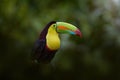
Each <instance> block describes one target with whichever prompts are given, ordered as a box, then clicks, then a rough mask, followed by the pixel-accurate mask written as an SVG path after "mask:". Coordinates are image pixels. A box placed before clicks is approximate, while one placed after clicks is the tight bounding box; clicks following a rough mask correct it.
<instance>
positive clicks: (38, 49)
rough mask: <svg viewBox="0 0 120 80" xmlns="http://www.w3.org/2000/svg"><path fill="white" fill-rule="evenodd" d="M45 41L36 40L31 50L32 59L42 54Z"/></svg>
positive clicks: (36, 58)
mask: <svg viewBox="0 0 120 80" xmlns="http://www.w3.org/2000/svg"><path fill="white" fill-rule="evenodd" d="M45 45H46V41H45V40H37V41H36V42H35V45H34V48H33V52H32V59H33V60H38V59H39V57H40V56H41V55H42V53H43V51H44V49H45Z"/></svg>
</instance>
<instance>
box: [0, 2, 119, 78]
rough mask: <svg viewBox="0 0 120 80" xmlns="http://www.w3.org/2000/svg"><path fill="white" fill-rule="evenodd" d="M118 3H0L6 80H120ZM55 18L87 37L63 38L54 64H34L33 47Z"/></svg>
mask: <svg viewBox="0 0 120 80" xmlns="http://www.w3.org/2000/svg"><path fill="white" fill-rule="evenodd" d="M115 1H119V0H115ZM115 1H114V0H60V1H58V0H46V1H45V0H0V37H1V38H0V43H1V46H0V78H1V80H2V79H8V80H10V79H11V80H47V79H48V80H50V79H51V80H103V79H105V80H119V79H120V10H119V8H120V5H119V4H118V3H119V2H120V1H119V2H117V3H116V2H115ZM53 20H55V21H65V22H69V23H71V24H74V25H76V26H78V27H79V28H80V30H81V32H82V34H83V38H82V39H80V38H79V37H76V36H71V35H61V36H60V37H61V41H62V45H61V49H60V50H59V51H58V53H57V54H56V56H55V58H54V60H53V61H52V62H51V64H33V63H31V58H30V54H31V50H32V48H33V44H34V42H35V40H36V39H37V38H38V36H39V33H40V31H41V30H42V29H43V28H44V26H45V25H46V24H47V23H48V22H50V21H53Z"/></svg>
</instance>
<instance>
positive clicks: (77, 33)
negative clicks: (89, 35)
mask: <svg viewBox="0 0 120 80" xmlns="http://www.w3.org/2000/svg"><path fill="white" fill-rule="evenodd" d="M75 33H76V35H77V36H80V38H82V34H81V32H80V30H79V29H77V30H76V31H75Z"/></svg>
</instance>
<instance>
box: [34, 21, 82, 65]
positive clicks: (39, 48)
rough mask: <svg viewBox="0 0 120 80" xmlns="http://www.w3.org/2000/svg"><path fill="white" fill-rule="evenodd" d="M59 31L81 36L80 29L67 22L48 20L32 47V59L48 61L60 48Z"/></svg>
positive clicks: (41, 61) (40, 61) (42, 61)
mask: <svg viewBox="0 0 120 80" xmlns="http://www.w3.org/2000/svg"><path fill="white" fill-rule="evenodd" d="M59 33H69V34H73V35H77V36H80V37H82V34H81V32H80V30H79V29H78V28H77V27H76V26H74V25H72V24H69V23H67V22H56V21H51V22H49V23H48V24H47V25H46V27H45V28H44V29H43V30H42V32H41V33H40V35H39V38H38V39H37V40H36V42H35V44H34V48H33V54H32V60H33V61H35V62H38V63H50V62H51V60H52V59H53V58H54V56H55V54H56V52H57V51H58V49H59V48H60V42H61V41H60V38H59Z"/></svg>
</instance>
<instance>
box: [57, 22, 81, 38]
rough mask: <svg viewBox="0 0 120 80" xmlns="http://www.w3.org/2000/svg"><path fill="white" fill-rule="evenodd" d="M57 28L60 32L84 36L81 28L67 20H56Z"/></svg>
mask: <svg viewBox="0 0 120 80" xmlns="http://www.w3.org/2000/svg"><path fill="white" fill-rule="evenodd" d="M56 29H57V32H59V33H69V34H73V35H77V36H80V37H82V35H81V32H80V30H79V29H78V28H77V27H76V26H74V25H72V24H69V23H66V22H56Z"/></svg>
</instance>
